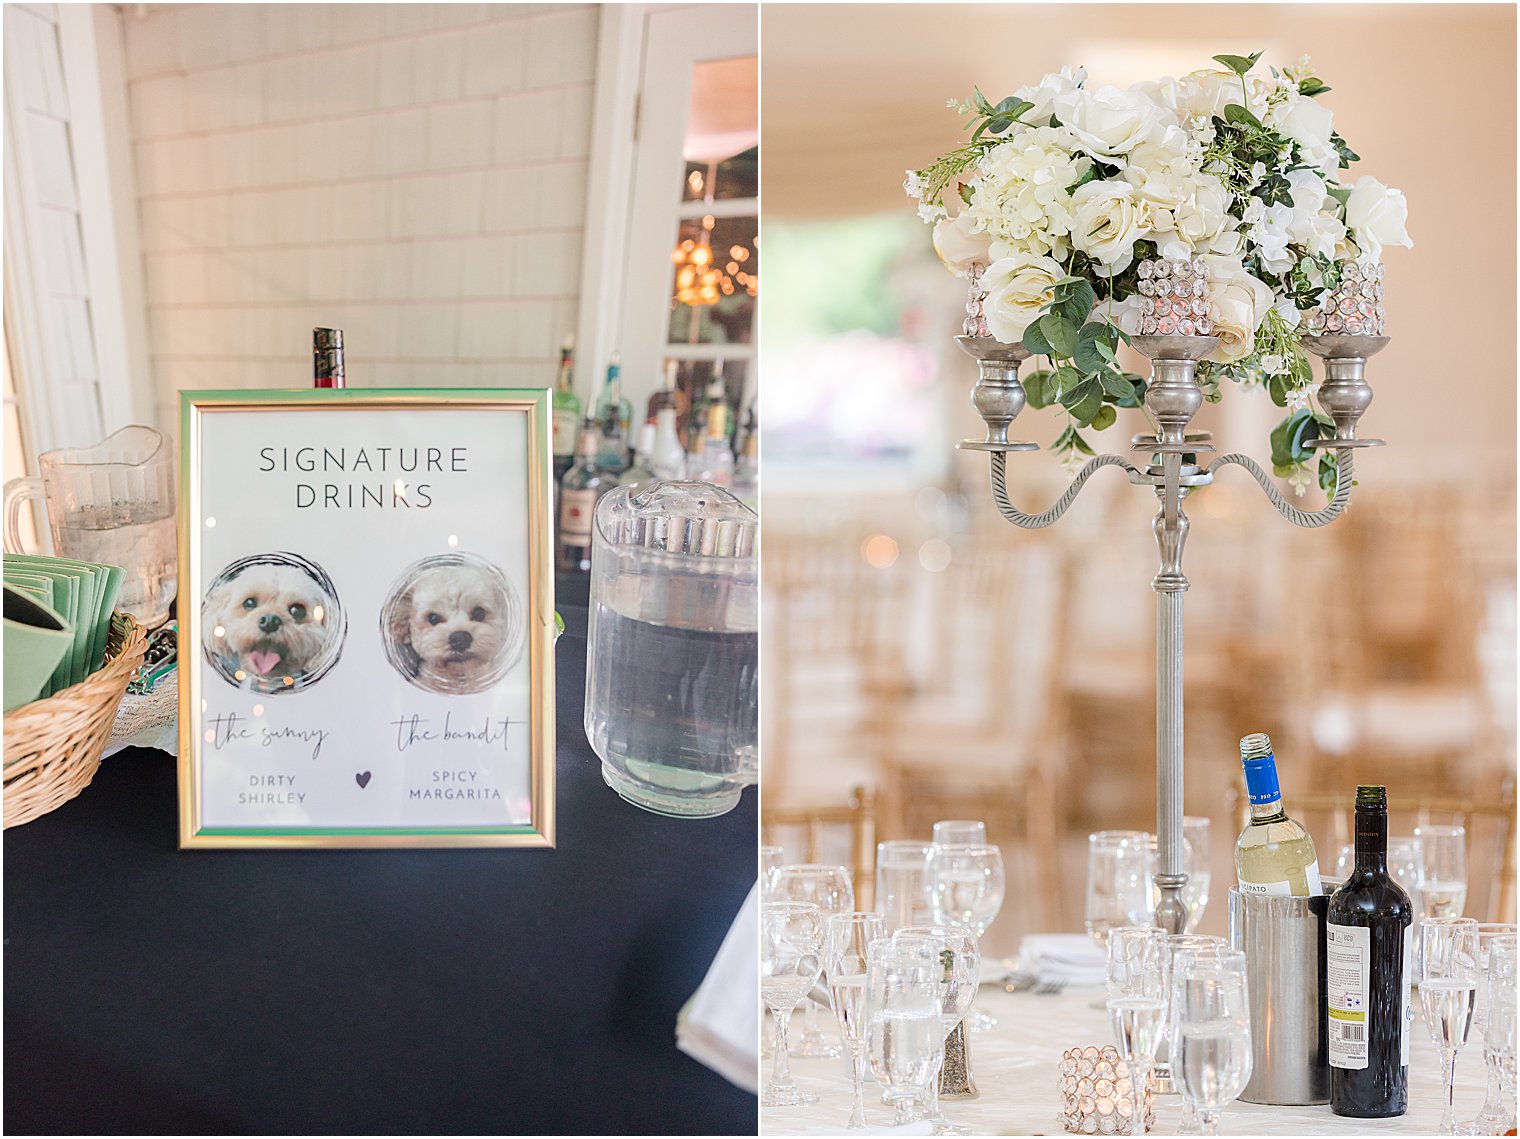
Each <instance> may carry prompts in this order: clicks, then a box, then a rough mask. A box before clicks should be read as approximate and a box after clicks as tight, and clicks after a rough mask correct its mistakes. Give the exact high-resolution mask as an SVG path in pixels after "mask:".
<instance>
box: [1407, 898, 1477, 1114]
mask: <svg viewBox="0 0 1520 1139" xmlns="http://www.w3.org/2000/svg"><path fill="white" fill-rule="evenodd" d="M1481 972H1482V971H1481V969H1480V967H1479V963H1478V923H1477V922H1476V921H1474V920H1473V919H1471V918H1424V919H1422V920H1421V922H1420V964H1419V978H1420V1003H1421V1004H1422V1005H1424V1008H1425V1027H1426V1028H1428V1029H1429V1030H1430V1039H1431V1041H1432V1042H1433V1043H1434V1044H1435V1046H1436V1048H1438V1049H1439V1050H1440V1052H1441V1061H1442V1069H1443V1075H1444V1076H1445V1082H1446V1098H1445V1103H1444V1105H1443V1107H1442V1109H1441V1134H1443V1135H1455V1134H1456V1133H1457V1117H1456V1113H1455V1107H1454V1103H1453V1099H1454V1097H1455V1095H1456V1084H1457V1053H1458V1052H1460V1051H1461V1050H1462V1048H1463V1046H1465V1045H1466V1044H1467V1034H1468V1031H1469V1029H1471V1027H1472V1014H1473V1004H1474V1003H1475V1001H1476V1000H1477V995H1478V979H1479V976H1480V974H1481Z"/></svg>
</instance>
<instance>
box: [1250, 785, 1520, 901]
mask: <svg viewBox="0 0 1520 1139" xmlns="http://www.w3.org/2000/svg"><path fill="white" fill-rule="evenodd" d="M1232 794H1233V798H1234V802H1235V807H1236V814H1237V821H1238V822H1239V824H1240V827H1241V828H1242V829H1244V827H1245V825H1246V823H1247V821H1248V820H1249V819H1250V815H1251V807H1250V802H1249V800H1248V799H1247V798H1246V793H1245V785H1244V784H1243V783H1241V782H1239V781H1237V782H1236V784H1235V786H1234V788H1233V792H1232ZM1354 799H1355V796H1354V795H1353V794H1352V789H1351V787H1349V786H1348V788H1347V789H1346V790H1345V791H1336V792H1326V791H1302V792H1300V791H1294V792H1291V793H1289V796H1288V803H1287V806H1288V809H1289V811H1290V812H1291V813H1292V815H1293V817H1294V818H1296V819H1298V820H1299V821H1300V822H1302V823H1303V824H1304V826H1306V827H1308V828H1309V833H1310V834H1312V835H1313V836H1314V840H1315V849H1316V850H1317V851H1318V853H1319V861H1320V871H1321V873H1322V875H1323V876H1324V877H1325V879H1326V880H1327V882H1328V880H1330V879H1332V878H1333V877H1334V875H1335V859H1336V856H1337V854H1338V852H1339V851H1340V849H1341V847H1342V846H1345V845H1348V844H1350V843H1351V842H1352V840H1353V834H1354V830H1353V826H1354V823H1353V819H1354V815H1355V805H1354ZM1432 823H1441V824H1450V825H1455V826H1460V827H1463V828H1464V829H1465V830H1466V831H1467V905H1466V912H1467V915H1468V916H1469V917H1478V918H1480V919H1481V920H1484V921H1501V922H1502V921H1514V920H1515V834H1516V830H1515V787H1514V783H1513V781H1512V780H1511V781H1509V782H1508V784H1507V786H1505V787H1504V788H1503V789H1502V790H1501V791H1499V792H1498V793H1496V794H1495V795H1493V796H1492V797H1489V798H1485V799H1476V798H1463V797H1460V796H1450V795H1415V796H1408V797H1404V796H1400V795H1399V794H1398V790H1397V788H1390V789H1389V826H1388V830H1389V834H1390V835H1399V834H1410V833H1412V831H1413V829H1414V828H1415V827H1418V826H1426V825H1430V824H1432Z"/></svg>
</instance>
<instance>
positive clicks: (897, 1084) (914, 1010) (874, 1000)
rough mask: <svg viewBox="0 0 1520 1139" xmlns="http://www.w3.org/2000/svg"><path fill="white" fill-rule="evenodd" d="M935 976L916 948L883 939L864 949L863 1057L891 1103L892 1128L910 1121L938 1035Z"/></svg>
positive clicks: (928, 956) (932, 961)
mask: <svg viewBox="0 0 1520 1139" xmlns="http://www.w3.org/2000/svg"><path fill="white" fill-rule="evenodd" d="M938 974H939V962H938V960H937V959H936V957H935V955H934V954H933V953H932V952H929V951H926V950H925V949H924V947H922V946H911V945H902V946H899V945H896V944H894V943H893V942H892V941H891V940H890V939H883V940H880V941H873V942H872V943H871V944H870V945H869V946H868V947H867V949H866V994H865V1000H864V1002H863V1004H862V1011H861V1015H862V1017H863V1019H864V1023H865V1031H866V1059H867V1060H868V1061H869V1063H870V1065H871V1073H872V1074H873V1075H874V1076H875V1077H876V1079H877V1080H878V1081H880V1083H881V1085H882V1087H883V1088H884V1089H885V1090H886V1093H887V1102H889V1103H891V1104H892V1105H893V1108H894V1111H895V1114H894V1116H893V1120H892V1124H893V1126H895V1127H900V1126H903V1125H905V1124H908V1123H911V1122H913V1104H914V1102H915V1101H916V1099H917V1098H918V1095H919V1093H920V1091H921V1090H922V1088H923V1086H924V1083H925V1082H926V1081H927V1080H928V1078H929V1073H930V1072H931V1071H933V1068H934V1056H935V1053H936V1052H938V1051H939V1048H940V1041H941V1040H942V1039H943V1037H942V1035H941V1032H940V1008H941V1005H940V986H939V982H938V981H937V979H936V978H937V976H938Z"/></svg>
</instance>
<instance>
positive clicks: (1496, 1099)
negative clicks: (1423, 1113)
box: [1460, 922, 1516, 1135]
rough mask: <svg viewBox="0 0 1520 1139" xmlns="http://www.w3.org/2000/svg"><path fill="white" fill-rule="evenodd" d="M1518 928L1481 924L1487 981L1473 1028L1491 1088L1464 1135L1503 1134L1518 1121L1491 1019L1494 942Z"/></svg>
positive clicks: (1480, 941) (1481, 953)
mask: <svg viewBox="0 0 1520 1139" xmlns="http://www.w3.org/2000/svg"><path fill="white" fill-rule="evenodd" d="M1515 930H1516V927H1515V926H1514V925H1512V924H1508V923H1504V922H1479V923H1478V960H1479V962H1480V963H1481V964H1482V965H1483V983H1482V984H1481V985H1479V986H1478V1000H1477V1007H1476V1008H1475V1009H1474V1010H1473V1030H1474V1031H1475V1032H1477V1033H1478V1035H1479V1036H1481V1037H1482V1038H1483V1060H1484V1066H1485V1067H1486V1068H1487V1070H1488V1090H1487V1094H1486V1095H1485V1096H1484V1098H1483V1107H1482V1108H1481V1109H1480V1110H1479V1112H1478V1114H1477V1116H1476V1117H1474V1118H1473V1119H1471V1120H1470V1121H1468V1122H1467V1123H1465V1124H1463V1125H1462V1127H1461V1129H1460V1130H1461V1133H1462V1134H1464V1135H1503V1134H1504V1133H1505V1132H1506V1131H1508V1130H1509V1129H1510V1128H1511V1127H1513V1126H1514V1120H1513V1119H1512V1118H1511V1116H1510V1112H1509V1109H1508V1108H1507V1107H1506V1106H1505V1102H1504V1095H1503V1092H1502V1091H1501V1090H1500V1087H1499V1069H1498V1065H1496V1064H1495V1063H1494V1054H1493V1052H1492V1050H1491V1049H1490V1048H1489V1046H1488V1019H1489V1015H1490V1009H1491V1007H1492V1000H1491V996H1492V987H1493V979H1494V954H1493V944H1494V942H1495V941H1496V940H1499V939H1501V938H1506V937H1507V938H1509V939H1510V940H1511V941H1513V940H1514V937H1515ZM1499 1015H1501V1016H1506V1015H1509V1013H1508V1012H1506V1011H1504V1010H1501V1012H1500V1014H1499Z"/></svg>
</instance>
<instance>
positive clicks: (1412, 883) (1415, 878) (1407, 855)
mask: <svg viewBox="0 0 1520 1139" xmlns="http://www.w3.org/2000/svg"><path fill="white" fill-rule="evenodd" d="M1355 868H1356V847H1354V846H1352V845H1351V844H1350V843H1349V842H1348V843H1346V844H1345V845H1344V846H1342V847H1341V850H1340V854H1339V856H1337V858H1336V860H1335V880H1336V881H1337V882H1344V881H1345V880H1346V879H1347V878H1349V877H1351V871H1352V870H1354V869H1355ZM1388 877H1390V878H1392V879H1393V880H1394V881H1395V882H1397V883H1398V884H1399V887H1400V888H1401V889H1402V890H1403V891H1404V893H1406V894H1408V895H1409V900H1410V901H1411V902H1418V900H1419V890H1420V855H1419V846H1418V844H1417V843H1416V842H1415V840H1414V839H1413V838H1409V837H1407V836H1406V837H1401V838H1390V839H1389V840H1388Z"/></svg>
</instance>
